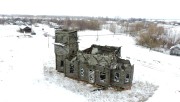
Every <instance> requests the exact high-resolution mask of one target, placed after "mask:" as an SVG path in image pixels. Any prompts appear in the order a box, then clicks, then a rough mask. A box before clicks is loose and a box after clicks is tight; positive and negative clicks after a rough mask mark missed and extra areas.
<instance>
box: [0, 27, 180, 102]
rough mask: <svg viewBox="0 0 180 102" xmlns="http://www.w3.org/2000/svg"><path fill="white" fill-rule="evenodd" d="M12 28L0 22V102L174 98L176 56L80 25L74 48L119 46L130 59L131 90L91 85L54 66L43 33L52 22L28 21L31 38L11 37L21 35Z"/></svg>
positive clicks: (172, 101)
mask: <svg viewBox="0 0 180 102" xmlns="http://www.w3.org/2000/svg"><path fill="white" fill-rule="evenodd" d="M42 28H44V30H42ZM17 29H18V27H17V26H12V25H6V26H2V25H0V47H1V49H0V96H1V97H0V102H39V101H43V102H72V101H73V102H144V101H147V102H180V87H179V86H180V63H178V62H180V57H177V56H170V55H168V54H163V53H159V52H154V51H149V49H146V48H143V47H140V46H137V45H135V42H134V39H133V38H131V37H129V36H126V35H125V34H121V35H114V36H113V35H108V34H112V33H111V32H109V31H107V30H102V31H80V32H78V35H79V42H80V43H79V47H80V50H82V49H85V48H87V47H90V46H91V44H99V45H111V46H122V53H121V55H122V58H124V59H129V60H130V61H131V63H132V64H134V65H135V70H134V80H133V86H132V89H131V90H126V91H122V92H119V91H115V90H114V89H112V88H109V89H108V90H102V91H93V90H94V89H96V87H93V86H92V85H90V84H87V83H84V82H80V81H76V80H73V79H70V78H67V77H64V74H63V73H58V72H56V70H55V57H54V46H53V44H52V43H53V42H54V39H52V38H51V37H50V38H48V37H44V36H43V34H44V33H49V34H50V35H54V31H53V29H52V28H49V27H47V26H45V25H41V26H40V27H33V29H34V31H35V32H36V33H37V35H33V37H31V38H29V37H24V36H21V37H19V38H17V37H16V36H17V35H22V34H20V33H18V32H16V31H17ZM88 35H94V36H88ZM97 35H99V36H97Z"/></svg>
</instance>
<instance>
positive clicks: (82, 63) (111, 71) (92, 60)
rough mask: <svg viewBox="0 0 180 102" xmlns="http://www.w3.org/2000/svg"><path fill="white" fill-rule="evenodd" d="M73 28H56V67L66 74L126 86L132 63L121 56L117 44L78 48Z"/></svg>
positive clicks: (96, 83) (92, 82) (111, 84)
mask: <svg viewBox="0 0 180 102" xmlns="http://www.w3.org/2000/svg"><path fill="white" fill-rule="evenodd" d="M78 49H79V48H78V37H77V31H70V30H56V33H55V54H56V70H57V71H58V72H63V73H64V74H65V76H66V77H70V78H73V79H76V80H79V81H84V82H87V83H90V84H93V85H98V86H102V87H105V88H108V87H113V88H115V89H117V90H124V89H130V88H131V86H132V81H133V73H134V66H133V65H131V63H130V61H129V60H125V59H122V58H121V47H114V46H100V45H95V44H93V45H92V46H91V47H89V48H87V49H85V50H83V51H79V50H78Z"/></svg>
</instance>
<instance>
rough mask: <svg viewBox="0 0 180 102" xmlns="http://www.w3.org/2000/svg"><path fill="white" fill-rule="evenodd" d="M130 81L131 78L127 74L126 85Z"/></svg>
mask: <svg viewBox="0 0 180 102" xmlns="http://www.w3.org/2000/svg"><path fill="white" fill-rule="evenodd" d="M129 80H130V76H129V74H126V78H125V83H128V82H129Z"/></svg>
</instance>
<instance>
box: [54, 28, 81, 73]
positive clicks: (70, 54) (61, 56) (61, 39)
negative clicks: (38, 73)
mask: <svg viewBox="0 0 180 102" xmlns="http://www.w3.org/2000/svg"><path fill="white" fill-rule="evenodd" d="M78 48H79V46H78V37H77V31H74V30H56V31H55V54H56V69H57V70H58V71H60V72H63V68H64V65H65V64H64V63H65V59H69V60H71V59H72V58H74V57H75V56H76V55H77V52H78V50H79V49H78Z"/></svg>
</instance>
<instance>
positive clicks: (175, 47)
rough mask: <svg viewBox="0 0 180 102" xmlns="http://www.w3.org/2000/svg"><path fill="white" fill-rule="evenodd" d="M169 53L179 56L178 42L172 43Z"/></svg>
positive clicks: (179, 47) (179, 45)
mask: <svg viewBox="0 0 180 102" xmlns="http://www.w3.org/2000/svg"><path fill="white" fill-rule="evenodd" d="M170 55H177V56H180V44H177V45H174V46H172V47H171V48H170Z"/></svg>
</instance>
